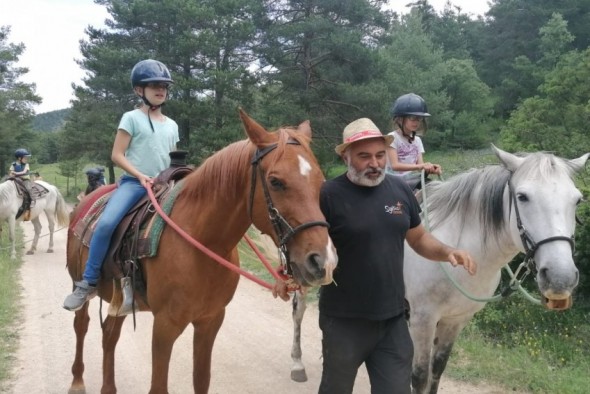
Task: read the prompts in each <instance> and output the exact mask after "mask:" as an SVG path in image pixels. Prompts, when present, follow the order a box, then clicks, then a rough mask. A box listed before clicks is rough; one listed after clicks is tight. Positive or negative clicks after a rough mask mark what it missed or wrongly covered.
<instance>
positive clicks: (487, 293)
mask: <svg viewBox="0 0 590 394" xmlns="http://www.w3.org/2000/svg"><path fill="white" fill-rule="evenodd" d="M492 148H493V150H494V152H495V154H496V156H497V157H498V158H499V159H500V161H501V163H502V165H501V166H497V165H496V166H487V167H484V168H481V169H472V170H470V171H468V172H466V173H463V174H459V175H456V176H454V177H452V178H450V179H449V180H448V181H445V182H438V181H437V182H431V183H429V184H428V185H427V186H426V196H427V201H426V202H427V209H425V212H428V217H429V224H430V231H431V232H432V233H433V234H434V235H435V236H436V237H437V238H438V239H440V240H441V241H443V242H445V243H447V244H449V245H452V246H455V247H458V248H461V249H465V250H468V251H469V252H470V253H471V255H472V256H473V258H474V259H475V261H476V262H477V264H478V267H477V274H476V275H475V276H470V275H469V274H467V272H466V271H465V270H464V269H462V268H461V267H460V268H453V267H452V266H451V265H450V264H446V263H437V262H433V261H428V260H425V259H424V258H422V257H420V256H418V255H417V254H416V253H415V252H414V251H413V250H412V248H410V247H408V246H407V245H406V248H405V259H404V279H405V283H406V297H407V299H408V301H409V303H410V308H411V312H410V332H411V335H412V340H413V343H414V361H413V371H412V387H413V392H414V393H419V394H423V393H430V394H434V393H436V392H437V391H438V384H439V382H440V378H441V375H442V373H443V371H444V369H445V367H446V365H447V361H448V359H449V355H450V353H451V350H452V348H453V344H454V342H455V340H456V338H457V336H458V335H459V333H460V332H461V330H462V329H463V328H464V327H465V326H466V325H467V323H468V322H469V321H470V320H471V318H472V317H473V316H474V314H475V313H476V312H478V311H479V310H481V309H483V307H484V306H485V303H484V302H479V301H474V300H471V299H469V298H467V297H466V296H465V295H463V294H462V293H461V292H460V290H458V288H457V287H456V286H455V285H454V284H453V283H452V282H451V281H450V280H449V278H447V276H446V275H447V274H449V275H452V277H453V278H454V280H455V281H456V283H458V284H459V286H461V288H462V289H463V291H466V292H467V294H469V295H470V296H472V298H473V299H487V298H489V297H491V296H492V295H493V294H494V292H495V290H496V288H497V287H498V285H499V283H500V276H501V275H500V273H501V269H502V267H503V266H505V265H506V264H507V263H509V262H510V261H511V260H512V259H513V258H514V257H515V256H516V255H517V254H518V253H519V252H523V253H526V254H527V256H528V257H530V259H529V260H528V261H529V266H528V267H527V268H529V269H530V270H531V271H536V282H537V284H538V288H539V291H540V293H541V295H542V302H543V304H544V305H545V307H547V308H548V309H554V310H560V309H566V308H569V307H570V306H571V304H572V301H571V299H572V298H571V295H572V292H573V290H574V288H575V287H576V286H577V284H578V279H579V273H578V270H577V268H576V266H575V265H574V261H573V251H574V250H573V249H574V248H573V246H574V243H573V242H574V240H573V237H574V231H575V226H576V219H575V213H576V205H577V204H578V203H579V202H580V201H581V199H582V194H581V193H580V191H579V190H578V189H577V188H576V187H575V185H574V182H573V181H572V176H573V175H574V173H576V172H578V171H581V170H582V169H583V168H584V166H585V163H586V161H587V159H588V156H589V155H590V154H585V155H583V156H581V157H580V158H578V159H575V160H569V161H568V160H564V159H561V158H558V157H556V156H554V155H552V154H549V153H541V152H539V153H531V154H528V155H526V156H516V155H513V154H510V153H507V152H504V151H502V150H500V149H498V148H496V147H494V146H492ZM443 268H444V269H445V270H446V271H447V273H445V272H444V271H443ZM305 307H306V305H305V296H303V297H302V296H301V294H300V293H296V294H295V296H294V297H293V321H294V323H295V329H294V340H293V347H292V350H291V357H292V358H293V366H292V368H291V378H292V379H293V380H296V381H305V380H307V377H306V374H305V367H304V366H303V363H302V362H301V343H300V329H301V328H300V327H301V320H302V319H303V311H305Z"/></svg>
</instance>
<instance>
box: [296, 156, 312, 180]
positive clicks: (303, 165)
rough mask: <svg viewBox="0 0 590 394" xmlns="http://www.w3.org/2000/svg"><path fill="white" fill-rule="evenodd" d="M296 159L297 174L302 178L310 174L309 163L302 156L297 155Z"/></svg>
mask: <svg viewBox="0 0 590 394" xmlns="http://www.w3.org/2000/svg"><path fill="white" fill-rule="evenodd" d="M297 157H298V158H299V172H300V173H301V175H303V176H304V177H307V176H309V173H310V172H311V164H309V161H307V160H306V159H305V158H304V157H303V156H301V155H297Z"/></svg>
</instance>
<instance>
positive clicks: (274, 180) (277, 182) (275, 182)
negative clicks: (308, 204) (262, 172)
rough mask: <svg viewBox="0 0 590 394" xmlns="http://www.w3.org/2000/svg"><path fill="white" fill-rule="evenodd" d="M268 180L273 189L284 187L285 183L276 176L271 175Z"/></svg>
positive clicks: (282, 188)
mask: <svg viewBox="0 0 590 394" xmlns="http://www.w3.org/2000/svg"><path fill="white" fill-rule="evenodd" d="M269 181H270V185H271V186H272V188H273V189H275V190H284V189H285V184H284V183H283V182H281V181H280V180H279V179H278V178H275V177H274V176H271V177H270V179H269Z"/></svg>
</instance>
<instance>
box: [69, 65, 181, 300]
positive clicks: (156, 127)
mask: <svg viewBox="0 0 590 394" xmlns="http://www.w3.org/2000/svg"><path fill="white" fill-rule="evenodd" d="M172 83H173V81H172V77H171V75H170V71H168V68H167V67H166V66H165V65H164V64H163V63H161V62H159V61H157V60H152V59H147V60H142V61H140V62H139V63H137V64H136V65H135V66H134V67H133V70H132V71H131V84H132V86H133V91H134V92H135V94H136V95H137V96H138V97H140V98H141V100H142V102H141V105H140V106H139V107H138V108H136V109H135V110H133V111H129V112H126V113H125V114H123V117H122V118H121V121H120V123H119V127H118V129H117V135H116V136H115V142H114V144H113V150H112V153H111V159H112V160H113V162H114V163H115V164H116V165H117V166H119V167H120V168H122V169H123V171H124V174H123V176H122V177H121V179H120V180H119V182H118V185H117V188H116V189H115V190H114V192H113V194H112V195H111V196H110V198H109V201H108V202H107V205H106V207H105V208H104V211H103V213H102V214H101V216H100V218H99V219H98V222H97V225H96V228H95V230H94V234H93V235H92V239H91V240H90V246H89V253H88V260H87V261H86V267H85V269H84V275H83V279H82V280H81V281H79V282H75V283H74V284H75V289H74V292H73V293H72V294H70V295H68V296H67V297H66V299H65V301H64V304H63V307H64V308H65V309H67V310H70V311H77V310H79V309H80V308H82V306H83V305H84V304H85V303H86V302H87V301H88V300H90V299H91V298H92V297H94V296H95V295H96V286H97V284H98V281H99V279H100V274H101V269H102V264H103V260H104V258H105V256H106V254H107V251H108V248H109V245H110V242H111V237H112V235H113V233H114V231H115V229H116V228H117V225H118V224H119V222H120V221H121V219H123V217H124V216H125V215H126V214H127V211H129V209H131V207H133V205H135V203H137V201H139V200H140V199H141V198H142V197H143V196H145V195H146V194H147V190H146V187H149V185H150V184H151V181H152V178H153V177H155V176H156V175H158V173H160V172H161V171H163V170H165V169H166V168H168V167H169V166H170V156H169V153H170V152H171V151H174V150H176V143H177V142H178V140H179V137H178V125H177V124H176V122H175V121H174V120H172V119H170V118H169V117H167V116H165V115H164V114H163V113H162V108H161V107H162V105H163V104H164V102H165V101H166V99H167V98H168V88H169V87H170V85H171V84H172Z"/></svg>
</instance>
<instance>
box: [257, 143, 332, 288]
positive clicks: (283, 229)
mask: <svg viewBox="0 0 590 394" xmlns="http://www.w3.org/2000/svg"><path fill="white" fill-rule="evenodd" d="M287 144H288V145H301V144H300V143H299V142H298V141H296V140H293V139H290V140H288V141H287ZM277 146H278V144H272V145H269V146H267V147H266V148H264V149H256V152H254V156H253V157H252V162H251V164H252V182H251V186H250V204H249V206H248V212H249V214H250V219H252V209H253V206H254V192H255V191H256V175H257V173H260V183H262V190H263V191H264V198H265V200H266V209H267V211H268V216H269V219H270V222H271V223H272V226H273V228H274V231H275V234H276V236H277V239H278V240H279V249H280V251H281V256H280V257H281V264H282V266H283V271H284V273H286V274H287V275H289V276H291V275H292V269H291V265H290V261H289V251H288V249H287V243H288V242H289V241H290V240H291V238H293V237H294V236H295V234H297V233H299V232H301V231H303V230H305V229H308V228H310V227H315V226H323V227H328V228H329V227H330V224H328V222H326V221H323V220H316V221H312V222H307V223H303V224H300V225H299V226H295V227H292V226H291V225H290V224H289V222H287V220H286V219H285V218H284V217H283V216H282V215H281V213H280V212H279V210H278V209H277V208H275V206H274V204H273V203H272V199H271V197H270V191H269V189H268V185H267V183H266V177H265V176H264V173H263V172H262V168H261V167H260V166H259V165H258V164H260V162H261V161H262V159H263V158H264V157H265V156H266V155H267V154H268V153H270V152H272V151H273V150H274V149H276V148H277Z"/></svg>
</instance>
